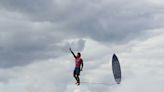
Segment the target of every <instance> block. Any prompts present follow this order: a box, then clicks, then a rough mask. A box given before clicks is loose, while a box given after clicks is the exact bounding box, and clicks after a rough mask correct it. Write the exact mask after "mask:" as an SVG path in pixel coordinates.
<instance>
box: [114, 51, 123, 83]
mask: <svg viewBox="0 0 164 92" xmlns="http://www.w3.org/2000/svg"><path fill="white" fill-rule="evenodd" d="M112 70H113V75H114V79H115V81H116V83H117V84H120V83H121V67H120V63H119V60H118V57H117V56H116V54H113V57H112Z"/></svg>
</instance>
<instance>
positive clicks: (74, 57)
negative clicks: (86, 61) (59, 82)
mask: <svg viewBox="0 0 164 92" xmlns="http://www.w3.org/2000/svg"><path fill="white" fill-rule="evenodd" d="M69 50H70V51H71V53H72V55H73V56H74V58H76V55H75V54H74V53H73V51H72V49H71V48H69Z"/></svg>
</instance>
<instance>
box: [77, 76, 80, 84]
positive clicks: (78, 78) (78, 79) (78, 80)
mask: <svg viewBox="0 0 164 92" xmlns="http://www.w3.org/2000/svg"><path fill="white" fill-rule="evenodd" d="M77 85H80V77H79V75H77Z"/></svg>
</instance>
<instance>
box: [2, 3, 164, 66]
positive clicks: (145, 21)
mask: <svg viewBox="0 0 164 92" xmlns="http://www.w3.org/2000/svg"><path fill="white" fill-rule="evenodd" d="M162 9H163V7H158V6H156V5H153V4H152V3H149V2H143V1H142V2H141V1H137V2H133V1H129V0H123V1H120V2H118V1H115V0H110V1H109V0H101V1H100V0H92V1H88V0H68V1H62V0H0V10H3V11H4V12H10V13H7V14H6V15H8V16H5V15H4V16H3V11H2V15H1V16H3V17H4V20H3V21H0V24H1V25H0V30H1V31H0V36H1V37H0V38H1V39H0V43H1V44H0V67H12V66H17V65H26V64H28V63H31V62H33V61H38V60H42V59H48V58H54V57H57V56H60V55H63V54H64V53H65V52H66V48H68V47H69V46H70V45H71V46H72V45H77V46H75V47H74V48H75V49H76V48H78V50H82V49H83V48H84V46H85V41H83V40H79V41H77V42H76V43H75V44H74V43H72V44H70V43H65V44H64V45H58V43H61V42H62V41H64V40H68V39H74V38H78V39H82V38H86V37H87V38H91V39H94V40H96V41H100V42H102V43H103V42H105V43H126V42H128V41H131V40H133V39H136V38H140V36H142V35H144V33H146V31H144V30H148V29H151V28H156V27H158V22H159V21H160V19H158V15H161V14H162V12H161V11H162ZM15 13H18V15H19V14H20V15H21V16H22V17H23V18H20V19H19V16H18V18H15V17H17V15H15V16H14V17H13V15H14V14H15ZM3 17H1V18H0V19H1V20H2V18H3ZM155 18H156V19H155ZM159 23H161V22H159ZM160 25H161V26H162V23H161V24H160Z"/></svg>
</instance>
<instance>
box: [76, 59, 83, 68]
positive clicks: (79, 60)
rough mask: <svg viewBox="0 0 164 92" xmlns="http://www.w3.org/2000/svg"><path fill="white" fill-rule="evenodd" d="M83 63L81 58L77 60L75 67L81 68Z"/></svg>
mask: <svg viewBox="0 0 164 92" xmlns="http://www.w3.org/2000/svg"><path fill="white" fill-rule="evenodd" d="M82 63H83V60H82V59H81V58H76V59H75V67H76V68H80V65H81V64H82Z"/></svg>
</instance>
